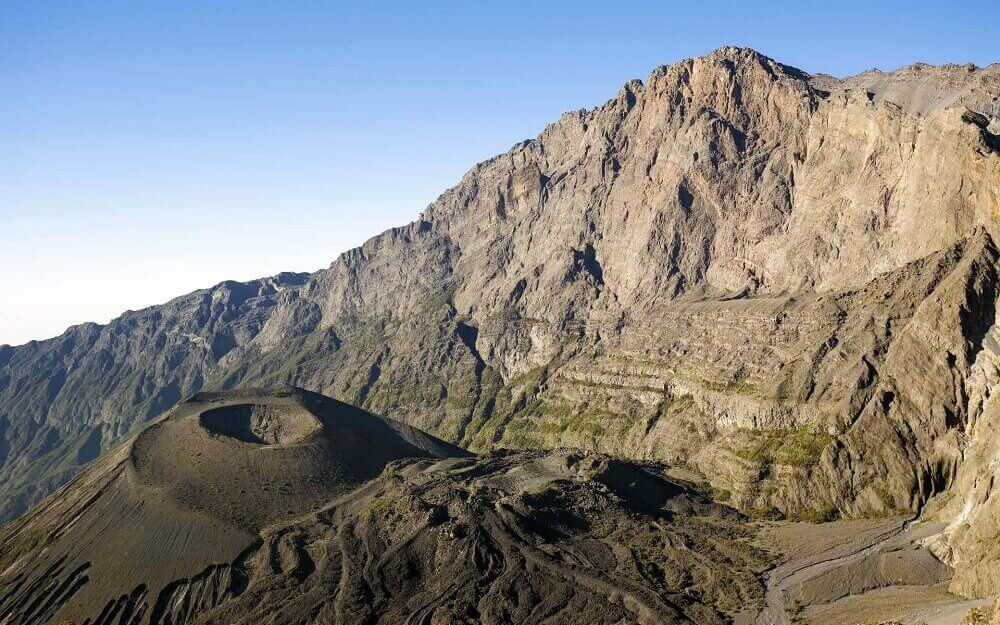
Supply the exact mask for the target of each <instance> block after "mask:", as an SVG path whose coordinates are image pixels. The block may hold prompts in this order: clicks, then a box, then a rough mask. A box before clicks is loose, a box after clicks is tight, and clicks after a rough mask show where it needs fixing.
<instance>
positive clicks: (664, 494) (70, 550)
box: [0, 388, 767, 625]
mask: <svg viewBox="0 0 1000 625" xmlns="http://www.w3.org/2000/svg"><path fill="white" fill-rule="evenodd" d="M261 433H266V434H265V436H261ZM275 433H280V434H278V435H274V436H272V434H275ZM744 520H745V519H742V518H741V517H740V515H739V514H737V513H736V512H734V511H733V510H732V509H730V508H727V507H725V506H722V505H720V504H717V503H713V502H712V501H711V500H710V499H708V498H706V497H705V495H704V493H703V492H701V491H699V490H697V489H695V488H693V487H692V486H691V485H690V484H686V483H684V482H680V481H676V480H671V479H668V478H666V477H665V476H664V475H663V474H662V471H661V469H660V468H659V467H656V466H654V465H638V464H631V463H625V462H622V461H618V460H613V459H610V458H607V457H603V456H599V455H596V454H588V453H585V452H561V453H542V452H525V453H519V454H500V455H495V456H488V457H483V458H478V459H476V458H471V457H469V455H468V454H467V453H465V452H463V451H462V450H460V449H458V448H455V447H453V446H451V445H448V444H447V443H444V442H443V441H440V440H437V439H434V438H433V437H430V436H427V435H425V434H423V433H422V432H420V431H418V430H416V429H414V428H411V427H409V426H406V425H403V424H401V423H398V422H393V421H389V420H383V419H380V418H378V417H375V416H373V415H370V414H367V413H364V412H363V411H361V410H358V409H356V408H353V407H351V406H348V405H346V404H341V403H340V402H336V401H334V400H331V399H329V398H326V397H323V396H320V395H316V394H314V393H308V392H305V391H301V390H299V389H294V388H289V389H278V390H276V391H260V390H256V391H253V390H242V391H239V392H232V393H222V394H218V393H216V394H199V395H196V396H195V397H194V398H193V399H192V400H190V401H187V402H184V403H182V404H180V405H179V406H178V407H177V408H175V409H174V410H172V411H170V413H169V414H168V415H166V416H165V417H164V418H162V419H159V420H157V421H156V422H155V423H153V424H152V425H150V426H149V427H147V428H146V429H145V430H144V431H143V432H142V433H140V434H139V435H137V436H136V437H133V438H132V439H130V440H129V441H127V442H126V443H125V444H124V445H123V446H121V447H119V448H117V449H116V450H115V451H113V452H111V453H109V454H107V455H105V456H104V457H102V458H101V459H100V460H98V461H97V462H96V463H94V464H93V465H91V466H90V467H88V468H87V469H86V470H85V471H84V472H83V473H81V474H80V475H79V476H78V477H77V478H76V479H75V480H73V481H72V482H71V483H70V484H68V485H67V486H66V487H64V488H63V489H61V490H60V491H58V492H57V493H56V494H54V495H52V496H50V497H48V498H47V499H45V500H44V501H43V502H42V503H41V504H40V505H39V506H37V507H35V508H33V509H32V511H31V512H29V513H28V514H26V515H24V516H22V517H21V518H20V519H18V520H17V521H16V522H15V523H13V524H12V525H11V526H9V527H8V528H7V529H6V530H5V532H4V534H3V535H2V536H0V550H2V551H0V553H3V561H2V567H0V621H2V622H3V623H6V624H9V625H35V624H39V623H60V622H67V621H68V622H72V623H80V624H83V625H110V624H111V623H114V624H116V625H140V624H150V625H167V624H169V625H184V624H194V623H220V624H221V623H226V624H237V623H246V624H256V623H261V622H274V623H287V624H292V623H302V624H306V623H316V622H321V623H338V624H339V623H343V624H345V625H346V624H349V623H402V622H409V623H442V624H443V623H472V622H475V623H495V624H497V625H500V624H503V623H511V622H516V623H579V622H589V623H637V624H638V623H644V624H653V623H656V624H669V623H690V622H698V623H705V624H719V625H721V624H722V623H724V622H726V619H725V616H724V615H725V614H726V613H733V612H735V611H737V610H740V609H743V608H744V607H745V606H747V605H752V604H754V603H755V602H757V601H759V600H760V598H761V593H762V589H761V587H760V584H759V582H758V581H757V578H756V576H755V574H754V572H755V570H756V569H759V568H760V567H761V566H762V565H764V564H765V563H766V562H767V559H766V558H767V554H766V553H765V552H764V551H762V550H761V549H759V548H757V547H754V546H753V545H752V544H751V539H752V538H753V532H752V531H751V530H749V529H746V528H744V527H743V521H744ZM691 547H695V548H696V551H697V554H696V555H695V554H694V553H693V550H692V549H691Z"/></svg>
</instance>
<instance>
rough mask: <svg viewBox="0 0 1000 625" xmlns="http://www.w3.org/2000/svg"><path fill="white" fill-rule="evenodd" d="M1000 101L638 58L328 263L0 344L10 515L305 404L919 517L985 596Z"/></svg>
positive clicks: (965, 90) (757, 63)
mask: <svg viewBox="0 0 1000 625" xmlns="http://www.w3.org/2000/svg"><path fill="white" fill-rule="evenodd" d="M998 97H1000V65H991V66H990V67H987V68H976V67H973V66H941V67H931V66H927V65H923V64H916V65H913V66H910V67H907V68H904V69H902V70H899V71H897V72H892V73H881V72H866V73H865V74H861V75H859V76H856V77H852V78H848V79H843V80H839V79H834V78H831V77H828V76H812V75H809V74H807V73H804V72H802V71H800V70H797V69H794V68H790V67H787V66H785V65H782V64H780V63H778V62H776V61H774V60H772V59H769V58H767V57H764V56H762V55H760V54H758V53H756V52H754V51H752V50H745V49H738V48H722V49H720V50H717V51H715V52H713V53H711V54H709V55H707V56H705V57H702V58H697V59H691V60H686V61H682V62H679V63H676V64H673V65H670V66H666V67H661V68H658V69H656V70H654V71H653V73H652V74H651V75H650V77H649V78H648V80H647V81H646V82H645V83H642V82H640V81H631V82H629V83H627V84H626V85H625V86H623V87H622V89H621V90H620V92H619V93H618V94H617V95H616V97H615V98H613V99H612V100H610V101H608V102H607V103H606V104H604V105H602V106H600V107H597V108H596V109H593V110H590V111H578V112H573V113H567V114H566V115H564V116H563V117H562V118H561V119H560V120H559V121H557V122H556V123H554V124H552V125H551V126H549V127H548V128H546V129H545V131H544V132H543V133H542V134H541V135H540V136H539V137H538V138H536V139H533V140H530V141H525V142H522V143H520V144H518V145H516V146H515V147H514V148H512V149H511V150H510V151H509V152H507V153H506V154H503V155H500V156H498V157H496V158H494V159H491V160H489V161H487V162H484V163H481V164H479V165H477V166H476V167H474V168H473V169H472V170H471V171H470V172H469V173H468V174H466V176H465V177H464V178H463V179H462V180H461V181H460V182H459V184H458V185H456V186H455V187H454V188H452V189H450V190H448V191H446V192H445V193H444V194H443V195H442V196H441V197H440V198H439V199H438V200H437V201H435V202H434V203H433V204H432V205H430V206H429V207H428V208H427V209H426V210H425V211H424V213H423V214H422V215H421V216H420V218H419V219H418V220H417V221H415V222H414V223H412V224H410V225H408V226H404V227H402V228H398V229H394V230H391V231H388V232H386V233H384V234H382V235H379V236H377V237H375V238H373V239H371V240H370V241H368V242H367V243H366V244H365V245H364V246H362V247H360V248H358V249H356V250H352V251H350V252H347V253H345V254H344V255H342V256H341V257H340V258H338V259H337V260H336V261H335V262H334V263H333V264H332V265H331V266H330V267H329V268H328V269H325V270H322V271H320V272H317V273H315V274H311V275H298V274H282V275H280V276H276V277H274V278H269V279H264V280H258V281H254V282H251V283H246V284H241V283H223V284H221V285H218V286H217V287H214V288H212V289H208V290H205V291H199V292H196V293H192V294H190V295H186V296H183V297H180V298H178V299H176V300H173V301H172V302H169V303H167V304H165V305H163V306H158V307H153V308H149V309H146V310H143V311H138V312H131V313H127V314H125V315H123V316H122V317H120V318H119V319H116V320H115V321H113V322H112V323H110V324H108V325H107V326H96V325H93V324H90V325H84V326H78V327H75V328H71V329H70V330H68V331H67V332H66V333H65V334H64V335H62V336H61V337H57V338H55V339H51V340H48V341H42V342H33V343H29V344H27V345H24V346H20V347H7V346H4V347H0V476H2V478H3V479H2V480H0V501H2V502H3V505H4V509H3V515H4V517H5V518H12V517H13V516H14V515H16V514H18V513H19V512H21V511H23V510H24V509H25V508H26V506H28V505H29V504H31V503H32V502H34V501H37V500H38V499H39V498H40V497H42V496H43V495H44V494H46V493H48V492H51V491H52V490H53V489H54V488H55V487H57V486H59V485H60V484H62V483H65V482H66V481H67V480H68V479H69V478H70V477H71V476H72V475H73V474H74V473H75V472H76V471H77V470H78V469H79V467H81V466H82V465H84V464H85V463H86V462H88V461H90V460H92V459H93V458H95V457H96V456H97V455H98V453H99V452H101V451H102V450H106V449H108V448H109V447H110V446H111V445H112V444H114V443H115V442H116V441H119V440H121V439H123V438H124V437H126V436H128V435H129V434H132V433H134V432H136V431H137V430H138V428H140V427H142V425H143V424H144V423H146V422H147V421H148V420H150V419H152V418H155V416H156V415H158V414H160V413H161V412H163V411H164V410H166V409H168V408H169V407H170V406H171V405H172V404H173V403H174V402H175V401H177V400H178V399H180V398H181V397H182V396H186V395H188V394H190V393H193V392H195V391H197V390H199V389H202V388H210V389H212V388H214V389H218V388H233V387H237V386H243V385H277V384H296V385H298V386H301V387H304V388H308V389H311V390H313V391H316V392H322V393H325V394H328V395H331V396H334V397H337V398H340V399H342V400H344V401H348V402H351V403H355V404H357V405H359V406H362V407H364V408H365V409H367V410H370V411H373V412H377V413H382V414H392V415H397V416H399V417H400V418H403V419H405V420H406V421H407V422H408V423H410V424H412V425H415V426H417V427H420V428H422V429H424V430H427V431H429V432H431V433H433V434H435V435H437V436H440V437H441V438H443V439H445V440H447V441H450V442H453V443H457V444H461V445H463V446H467V447H469V448H471V449H474V450H490V449H497V448H504V447H507V448H511V447H513V448H526V447H538V446H541V447H546V448H551V447H556V446H558V445H569V446H574V447H582V448H589V449H594V450H600V451H603V452H607V453H612V454H615V455H618V456H624V457H628V458H634V459H646V460H657V461H667V462H670V463H673V464H678V463H686V464H687V465H688V466H689V467H690V468H691V469H692V470H695V471H697V472H700V473H701V474H703V475H704V476H705V477H706V478H707V480H708V481H709V482H710V483H711V485H712V486H713V488H714V489H715V493H716V496H717V497H718V498H720V499H724V500H726V501H728V502H730V503H731V504H732V505H734V506H736V507H738V508H740V509H742V510H743V511H745V512H747V513H752V514H758V515H762V516H767V517H775V516H780V515H784V516H787V517H791V518H802V519H807V520H825V519H830V518H835V517H836V516H865V515H896V514H900V513H906V514H908V515H912V514H915V513H918V512H923V513H925V515H926V516H928V518H930V517H934V518H935V519H937V520H939V521H941V522H942V523H944V524H945V526H946V528H945V530H944V532H943V534H942V535H941V536H939V537H938V538H937V539H935V541H936V542H935V544H934V545H932V546H931V548H932V549H933V550H934V552H935V553H936V554H937V555H938V557H940V558H942V559H943V560H944V561H945V562H947V563H949V564H954V565H955V567H956V569H957V573H956V576H955V578H954V582H953V584H954V589H955V590H956V591H959V592H963V593H967V594H987V593H991V592H993V593H995V592H997V591H998V590H1000V586H998V584H1000V580H998V579H997V578H996V576H995V574H994V573H995V569H996V566H994V565H993V564H991V563H996V561H997V557H1000V552H998V549H997V547H996V544H995V539H994V536H995V532H996V528H997V515H998V514H1000V512H998V510H1000V508H998V506H997V504H996V502H997V497H995V496H994V494H993V491H994V488H995V486H994V479H993V476H994V475H995V474H996V471H997V470H998V468H997V467H998V463H997V461H996V453H997V448H996V440H995V436H991V435H990V433H991V432H995V431H996V429H995V428H996V423H995V416H994V413H995V409H994V408H993V406H992V403H991V401H990V392H991V388H992V385H993V380H994V377H995V376H996V370H997V369H996V365H995V363H994V359H995V356H996V354H997V349H998V348H997V347H996V345H997V344H996V340H995V338H992V337H993V334H992V333H993V330H992V328H993V326H994V323H995V317H996V298H997V269H996V268H997V248H996V244H995V242H994V240H995V237H996V235H997V234H998V229H997V227H996V225H995V222H996V219H997V215H998V212H1000V154H998V150H1000V140H998V134H1000V122H998ZM984 557H985V559H984ZM981 563H985V564H981Z"/></svg>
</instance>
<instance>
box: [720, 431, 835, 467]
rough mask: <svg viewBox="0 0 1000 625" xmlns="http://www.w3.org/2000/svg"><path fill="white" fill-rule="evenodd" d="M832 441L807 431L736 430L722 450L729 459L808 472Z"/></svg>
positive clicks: (825, 436) (831, 438)
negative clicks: (801, 469)
mask: <svg viewBox="0 0 1000 625" xmlns="http://www.w3.org/2000/svg"><path fill="white" fill-rule="evenodd" d="M834 438H835V437H834V436H833V435H831V434H827V433H825V432H812V431H810V430H804V429H803V430H751V429H740V430H738V431H737V432H735V433H734V434H732V435H731V436H729V437H728V440H727V441H726V444H725V445H724V447H725V448H726V449H727V450H729V451H730V452H732V453H733V455H735V456H737V457H739V458H743V459H744V460H749V461H750V462H756V463H758V464H762V465H772V464H780V465H785V466H790V467H803V468H808V467H811V466H814V465H816V464H817V463H818V462H819V459H820V456H821V455H822V453H823V450H824V449H826V446H827V445H829V444H830V443H831V442H832V441H833V439H834Z"/></svg>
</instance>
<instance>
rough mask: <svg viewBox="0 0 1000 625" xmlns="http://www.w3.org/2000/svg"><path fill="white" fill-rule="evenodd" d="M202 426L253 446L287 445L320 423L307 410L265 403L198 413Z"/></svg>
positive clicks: (303, 436)
mask: <svg viewBox="0 0 1000 625" xmlns="http://www.w3.org/2000/svg"><path fill="white" fill-rule="evenodd" d="M200 420H201V426H202V427H203V428H205V429H206V430H208V431H209V432H210V433H212V434H217V435H219V436H227V437H229V438H235V439H236V440H239V441H243V442H245V443H253V444H255V445H288V444H291V443H294V442H296V441H299V440H302V439H303V438H305V437H306V436H308V435H309V434H311V433H312V432H314V431H316V430H318V429H319V428H320V427H321V426H320V424H319V422H318V421H317V420H316V418H315V417H313V416H312V415H311V414H309V412H308V411H306V410H296V409H294V408H292V409H289V408H288V407H285V406H273V405H266V404H236V405H231V406H222V407H221V408H212V409H211V410H206V411H205V412H203V413H201V417H200Z"/></svg>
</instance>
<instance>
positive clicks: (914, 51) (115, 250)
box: [0, 0, 1000, 344]
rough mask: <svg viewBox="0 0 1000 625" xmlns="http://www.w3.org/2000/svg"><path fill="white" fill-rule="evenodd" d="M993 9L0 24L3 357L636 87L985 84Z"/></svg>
mask: <svg viewBox="0 0 1000 625" xmlns="http://www.w3.org/2000/svg"><path fill="white" fill-rule="evenodd" d="M869 4H872V5H877V6H869ZM998 7H1000V3H998V2H995V1H991V2H985V1H983V2H949V3H943V2H880V3H868V2H857V3H838V2H825V3H814V2H804V1H802V0H799V1H797V2H707V1H703V2H691V1H690V0H689V1H687V2H680V3H671V2H649V3H644V2H613V1H611V2H609V1H607V0H605V1H603V2H587V1H577V2H537V3H534V2H532V3H529V2H523V3H522V2H454V3H436V2H429V1H425V2H420V3H397V2H383V3H365V2H351V3H346V2H345V3H337V2H323V3H297V2H271V3H261V2H231V3H217V2H191V3H171V2H114V1H104V2H83V1H69V2H59V1H46V2H39V1H38V0H32V1H29V2H21V1H11V0H3V2H2V3H0V237H2V238H0V343H13V344H17V343H21V342H24V341H26V340H28V339H31V338H45V337H48V336H53V335H56V334H58V333H60V332H61V331H62V330H63V329H64V328H65V327H66V326H68V325H70V324H73V323H79V322H83V321H89V320H93V321H101V322H105V321H107V320H108V319H110V318H111V317H113V316H115V315H116V314H117V313H119V312H121V311H122V310H124V309H127V308H133V309H134V308H140V307H143V306H146V305H150V304H154V303H158V302H160V301H163V300H165V299H168V298H169V297H171V296H173V295H177V294H180V293H184V292H187V291H190V290H193V289H195V288H199V287H203V286H209V285H211V284H213V283H216V282H218V281H220V280H222V279H225V278H236V279H249V278H252V277H257V276H260V275H268V274H273V273H276V272H278V271H281V270H299V271H305V270H315V269H318V268H320V267H322V266H325V265H327V264H328V263H329V262H330V261H331V260H333V259H334V258H335V257H336V256H337V254H338V253H340V252H342V251H344V250H345V249H348V248H349V247H352V246H354V245H357V244H359V243H361V242H363V241H364V240H365V239H366V238H367V237H369V236H371V235H373V234H376V233H377V232H379V231H381V230H383V229H385V228H387V227H389V226H392V225H398V224H401V223H405V222H407V221H409V220H411V219H412V218H414V217H415V216H416V215H417V214H418V213H419V212H420V211H421V210H422V209H423V208H424V207H425V206H426V204H427V203H429V202H430V201H432V200H433V199H434V198H435V197H437V195H438V194H439V193H440V192H441V191H443V190H444V189H445V188H447V187H449V186H451V185H453V184H454V183H455V182H457V181H458V179H459V178H460V177H461V175H462V173H463V172H464V171H465V170H466V169H468V168H469V167H470V166H471V165H472V164H473V163H475V162H477V161H479V160H482V159H484V158H487V157H489V156H491V155H493V154H495V153H498V152H502V151H504V150H506V149H507V148H508V147H509V146H511V145H512V144H514V143H515V142H517V141H519V140H521V139H524V138H528V137H531V136H534V135H536V134H537V133H538V132H539V131H540V130H541V129H542V128H543V127H544V126H545V124H547V123H549V122H551V121H553V120H555V119H556V118H558V117H559V115H560V114H561V113H562V112H563V111H566V110H571V109H577V108H581V107H591V106H594V105H597V104H599V103H601V102H603V101H605V100H606V99H608V98H610V97H612V96H613V95H614V93H615V92H616V90H617V89H618V87H619V86H620V85H621V84H622V83H623V82H625V81H626V80H628V79H630V78H635V77H638V78H643V79H644V78H645V77H646V76H647V75H648V73H649V71H650V70H651V69H652V68H653V67H655V66H657V65H660V64H664V63H669V62H672V61H675V60H678V59H681V58H686V57H691V56H696V55H700V54H704V53H706V52H708V51H710V50H712V49H714V48H716V47H718V46H720V45H724V44H736V45H745V46H751V47H753V48H756V49H758V50H760V51H761V52H763V53H765V54H768V55H770V56H772V57H774V58H776V59H778V60H780V61H782V62H785V63H788V64H791V65H795V66H797V67H800V68H801V69H804V70H806V71H811V72H817V71H822V72H827V73H831V74H834V75H847V74H853V73H857V72H859V71H862V70H865V69H867V68H869V67H872V66H877V67H879V68H880V69H894V68H896V67H898V66H901V65H905V64H908V63H911V62H913V61H918V60H919V61H925V62H928V63H935V64H938V63H944V62H959V63H964V62H969V61H971V62H974V63H977V64H979V65H986V64H989V63H990V62H995V61H998V60H1000V45H998V43H997V41H998V39H997V35H996V31H995V29H996V28H997V24H998V23H1000V9H998Z"/></svg>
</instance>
